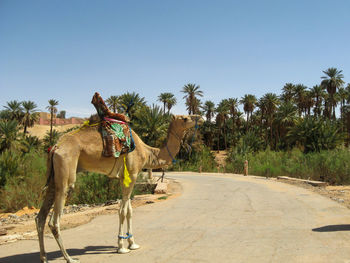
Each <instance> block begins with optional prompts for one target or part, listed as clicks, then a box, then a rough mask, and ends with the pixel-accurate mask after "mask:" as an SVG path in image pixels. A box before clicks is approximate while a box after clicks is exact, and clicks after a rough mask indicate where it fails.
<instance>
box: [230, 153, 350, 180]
mask: <svg viewBox="0 0 350 263" xmlns="http://www.w3.org/2000/svg"><path fill="white" fill-rule="evenodd" d="M349 158H350V151H349V150H348V149H337V150H324V151H320V152H310V153H307V154H304V153H303V152H302V151H300V150H299V149H294V150H292V151H279V152H276V151H271V150H269V149H267V150H265V151H260V152H256V153H252V152H251V153H248V154H245V155H243V154H239V153H237V152H234V151H231V152H230V154H229V157H228V160H229V161H228V163H227V167H226V171H227V172H232V173H243V163H244V160H248V161H249V174H254V175H259V176H266V177H277V176H292V177H296V178H302V179H311V180H319V181H325V182H328V183H330V184H341V185H343V184H350V176H349V175H350V165H349V162H348V160H349Z"/></svg>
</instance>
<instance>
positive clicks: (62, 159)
mask: <svg viewBox="0 0 350 263" xmlns="http://www.w3.org/2000/svg"><path fill="white" fill-rule="evenodd" d="M67 160H69V161H68V162H67ZM76 165H77V160H75V159H72V158H71V159H69V158H67V156H66V155H65V153H64V152H63V153H60V152H59V150H57V152H56V154H55V159H54V167H55V177H54V181H55V202H54V207H53V213H52V215H51V218H50V221H49V227H50V229H51V232H52V234H53V236H54V237H55V239H56V241H57V244H58V246H59V247H60V249H61V252H62V254H63V257H64V258H65V260H66V261H67V262H68V263H76V262H79V261H78V260H74V259H72V258H71V257H70V256H69V255H68V253H67V251H66V249H65V248H64V246H63V241H62V237H61V230H60V218H61V216H62V214H63V208H64V204H65V201H66V197H67V194H68V193H69V192H70V190H72V188H73V186H74V183H75V179H76V177H75V176H76Z"/></svg>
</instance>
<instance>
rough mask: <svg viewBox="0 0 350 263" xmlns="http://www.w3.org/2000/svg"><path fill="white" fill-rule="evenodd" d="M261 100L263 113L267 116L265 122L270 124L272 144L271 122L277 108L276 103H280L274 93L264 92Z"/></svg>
mask: <svg viewBox="0 0 350 263" xmlns="http://www.w3.org/2000/svg"><path fill="white" fill-rule="evenodd" d="M262 100H263V101H264V105H265V114H266V118H267V123H268V125H269V126H270V143H271V145H272V137H273V136H272V134H273V133H272V124H273V121H274V115H275V112H276V110H277V107H278V105H279V104H280V100H279V99H278V96H277V95H276V94H274V93H266V94H265V95H264V96H263V97H262Z"/></svg>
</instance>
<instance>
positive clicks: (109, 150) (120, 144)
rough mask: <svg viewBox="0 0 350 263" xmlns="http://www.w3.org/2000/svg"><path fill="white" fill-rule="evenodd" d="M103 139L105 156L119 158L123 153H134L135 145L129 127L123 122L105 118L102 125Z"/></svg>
mask: <svg viewBox="0 0 350 263" xmlns="http://www.w3.org/2000/svg"><path fill="white" fill-rule="evenodd" d="M101 127H102V138H103V152H102V154H103V156H105V157H112V156H114V157H116V158H117V157H119V156H120V155H121V154H123V153H128V152H132V151H133V150H134V149H135V143H134V140H133V138H132V133H131V129H130V127H129V125H127V124H126V123H125V122H123V121H119V120H115V119H109V118H104V121H102V123H101Z"/></svg>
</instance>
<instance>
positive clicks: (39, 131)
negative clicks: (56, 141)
mask: <svg viewBox="0 0 350 263" xmlns="http://www.w3.org/2000/svg"><path fill="white" fill-rule="evenodd" d="M76 126H81V125H77V124H66V125H55V126H53V129H55V130H57V131H58V132H64V131H66V130H68V129H70V128H73V127H76ZM48 131H50V125H34V127H31V128H28V132H29V134H30V135H32V136H37V137H39V139H43V138H44V137H45V134H46V133H47V132H48Z"/></svg>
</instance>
